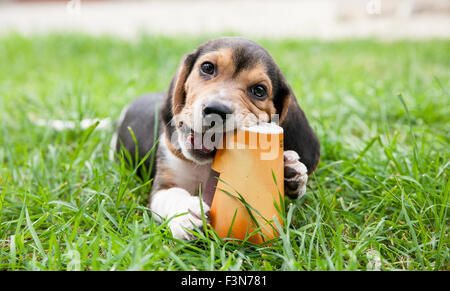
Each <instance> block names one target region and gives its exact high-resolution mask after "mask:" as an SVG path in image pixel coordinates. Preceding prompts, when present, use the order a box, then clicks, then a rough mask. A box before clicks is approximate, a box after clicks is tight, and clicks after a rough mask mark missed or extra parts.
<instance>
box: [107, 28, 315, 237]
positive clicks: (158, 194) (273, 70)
mask: <svg viewBox="0 0 450 291" xmlns="http://www.w3.org/2000/svg"><path fill="white" fill-rule="evenodd" d="M210 117H216V118H215V119H214V118H213V120H215V121H213V122H212V124H213V125H215V123H216V122H217V121H223V123H224V124H226V129H224V127H219V129H217V126H214V128H215V130H214V132H213V137H212V139H211V140H212V142H213V143H214V142H215V140H219V138H215V137H220V136H221V135H223V133H224V132H225V131H226V130H230V129H231V130H236V129H239V128H242V127H249V126H252V125H256V124H257V123H258V122H260V121H264V122H273V121H274V117H277V118H278V122H279V124H280V125H281V127H283V129H284V163H285V168H284V177H285V181H284V182H285V183H284V184H285V193H286V195H287V196H288V197H290V198H293V199H296V198H298V197H301V196H302V195H303V194H304V193H305V191H306V182H307V179H308V175H309V174H311V173H312V172H313V171H314V170H315V169H316V167H317V164H318V162H319V157H320V145H319V141H318V139H317V137H316V134H315V133H314V131H313V130H312V129H311V127H310V125H309V124H308V121H307V119H306V116H305V114H304V112H303V110H302V109H301V108H300V106H299V104H298V102H297V99H296V97H295V96H294V93H293V91H292V89H291V87H290V86H289V84H288V83H287V82H286V80H285V78H284V76H283V74H282V73H281V71H280V69H279V68H278V66H277V64H276V63H275V61H274V60H273V58H272V57H271V56H270V55H269V53H268V52H267V51H266V50H265V49H264V48H263V47H262V46H260V45H259V44H257V43H255V42H253V41H250V40H247V39H244V38H238V37H225V38H219V39H214V40H210V41H207V42H206V43H204V44H202V45H200V46H199V47H198V48H197V49H195V50H194V51H193V52H191V53H188V54H187V55H185V56H184V58H183V59H182V60H181V63H180V65H179V67H178V69H177V71H176V73H175V76H174V77H173V79H172V81H171V83H170V86H169V89H168V91H167V92H166V93H151V94H147V95H144V96H141V97H140V98H138V99H136V100H134V101H133V102H132V103H131V104H130V105H128V106H127V107H126V108H125V109H124V111H123V113H122V117H121V121H120V124H119V127H118V130H117V133H116V138H115V139H113V143H115V150H116V152H117V153H119V154H122V155H124V157H125V159H127V158H126V157H128V160H130V158H131V163H133V165H134V166H137V165H141V167H142V166H145V168H146V169H150V167H151V168H152V171H151V173H150V176H149V177H150V178H153V179H154V180H153V186H152V191H151V194H150V203H149V207H150V209H151V211H152V212H153V214H154V215H155V219H156V220H157V221H162V220H163V219H169V218H171V220H170V221H169V223H168V226H169V227H170V229H171V231H172V234H173V236H174V237H176V238H180V239H192V238H193V236H192V234H191V232H190V231H189V230H191V229H194V228H196V227H200V226H201V225H202V219H201V205H200V203H203V202H200V201H199V199H198V192H199V189H204V186H205V183H206V181H207V179H208V177H209V173H210V167H211V163H212V160H213V158H214V154H215V152H216V145H213V146H206V144H204V143H203V142H202V138H204V137H205V133H206V131H207V130H208V129H211V123H210V124H207V122H205V121H206V120H208V118H210ZM205 124H206V125H205ZM130 129H131V130H130ZM197 140H200V143H198V142H197ZM154 146H155V148H156V149H157V150H156V160H153V161H152V158H150V157H148V156H149V155H147V154H148V153H149V151H151V150H152V148H153V147H154ZM136 150H137V151H136ZM125 151H128V152H129V155H125V154H124V152H125ZM135 157H136V158H137V160H136V158H135ZM145 157H147V159H146V160H145V162H140V161H142V159H144V158H145ZM153 162H154V163H153ZM152 163H153V165H152ZM203 210H204V213H206V214H208V210H209V206H208V205H206V204H205V203H203ZM182 214H183V215H182Z"/></svg>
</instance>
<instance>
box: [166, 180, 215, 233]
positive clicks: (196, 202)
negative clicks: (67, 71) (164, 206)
mask: <svg viewBox="0 0 450 291" xmlns="http://www.w3.org/2000/svg"><path fill="white" fill-rule="evenodd" d="M171 192H172V193H171ZM173 192H177V193H176V194H178V195H173V197H170V196H171V194H174V193H173ZM180 192H183V194H184V195H179V194H181V193H180ZM165 195H167V198H169V197H170V198H169V199H171V198H176V199H173V200H172V201H171V203H173V204H172V207H171V209H170V212H169V214H168V215H167V218H168V219H170V221H169V223H168V226H169V228H170V230H171V231H172V235H173V237H174V238H177V239H185V240H192V239H194V238H195V236H194V235H192V234H191V233H190V232H189V230H193V229H195V228H199V229H202V226H203V219H202V210H201V208H200V199H199V198H198V197H196V196H191V195H190V194H189V193H188V192H187V191H186V190H184V189H181V188H171V189H169V190H167V193H165ZM202 204H203V212H204V214H205V216H206V217H208V216H209V206H208V205H206V204H205V203H204V202H203V201H202ZM174 216H176V217H174Z"/></svg>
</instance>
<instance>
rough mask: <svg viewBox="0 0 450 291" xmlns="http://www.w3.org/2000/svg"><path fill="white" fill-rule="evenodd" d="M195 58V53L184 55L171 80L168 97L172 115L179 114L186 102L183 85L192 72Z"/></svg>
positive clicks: (196, 53)
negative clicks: (170, 102)
mask: <svg viewBox="0 0 450 291" xmlns="http://www.w3.org/2000/svg"><path fill="white" fill-rule="evenodd" d="M197 57H198V52H197V51H195V52H193V53H190V54H187V55H185V56H184V57H183V59H182V60H181V63H180V65H179V66H178V70H177V73H176V74H175V76H174V77H173V79H172V82H171V86H170V88H169V92H168V93H169V96H168V97H169V98H171V99H172V112H173V114H174V115H175V114H178V113H180V111H181V109H182V108H183V106H184V103H185V101H186V92H185V85H184V84H185V83H186V79H187V78H188V76H189V74H190V73H191V71H192V68H193V67H194V64H195V61H196V60H197ZM170 95H172V96H170Z"/></svg>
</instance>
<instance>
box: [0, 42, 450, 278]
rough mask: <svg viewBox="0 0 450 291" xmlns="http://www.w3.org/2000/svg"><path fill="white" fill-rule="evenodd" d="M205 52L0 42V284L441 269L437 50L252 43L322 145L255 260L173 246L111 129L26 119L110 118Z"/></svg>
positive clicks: (443, 230) (445, 92)
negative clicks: (93, 277) (84, 275)
mask: <svg viewBox="0 0 450 291" xmlns="http://www.w3.org/2000/svg"><path fill="white" fill-rule="evenodd" d="M206 39H207V38H206V37H202V38H198V39H183V38H177V39H175V38H164V37H148V36H143V37H142V38H140V39H138V40H136V41H133V42H129V41H123V40H119V39H115V38H109V37H99V38H93V37H88V36H83V35H75V34H62V35H56V34H55V35H48V36H32V37H22V36H20V35H16V34H10V35H6V36H2V37H0V131H1V134H0V269H10V270H24V269H25V270H36V269H39V270H62V269H63V270H64V269H69V270H78V269H81V270H111V269H114V270H124V269H126V270H141V269H145V270H356V269H362V270H365V269H373V268H375V269H378V268H379V269H381V270H398V269H406V270H449V269H450V265H449V236H448V231H449V219H448V207H449V189H450V183H449V179H448V176H449V165H450V163H449V162H450V159H449V148H450V147H449V144H450V142H449V141H450V134H449V130H450V127H449V124H450V123H449V121H450V97H449V91H450V80H449V73H450V55H449V51H450V41H444V40H434V41H423V42H419V41H397V42H390V43H383V42H375V41H371V40H359V41H334V42H319V41H313V40H311V41H297V40H278V41H272V40H267V39H266V40H259V41H260V43H262V44H263V46H265V47H266V48H267V50H268V51H269V52H270V53H271V54H272V56H273V57H274V58H275V60H276V61H277V62H278V64H279V65H280V67H281V69H282V71H283V72H284V74H285V76H286V78H287V79H288V81H289V82H290V84H291V85H292V87H293V89H294V91H295V92H296V95H297V98H298V99H299V101H300V104H301V106H302V107H303V109H304V110H305V112H306V113H307V115H308V118H309V120H310V123H311V125H312V126H313V128H314V129H315V130H316V132H317V134H318V136H319V139H320V142H321V145H322V159H321V162H320V164H319V167H318V169H317V171H316V172H315V174H314V175H313V176H311V177H310V181H309V185H308V192H307V195H306V196H305V197H304V198H302V199H300V200H298V201H289V200H287V201H286V212H287V214H286V218H285V219H286V224H287V225H286V226H285V227H284V229H283V233H282V235H281V237H280V238H279V239H278V240H276V241H275V242H274V243H273V244H272V245H271V246H267V247H263V246H254V245H250V244H247V243H246V244H236V243H231V242H227V243H224V242H221V241H219V240H217V239H207V238H206V237H205V236H204V235H201V234H199V239H198V240H197V241H195V242H185V241H179V240H175V239H173V238H172V237H171V235H170V232H169V231H168V229H167V227H166V225H165V224H163V225H160V224H157V223H155V222H154V220H153V219H152V217H151V216H150V214H149V212H148V211H147V208H146V206H147V199H148V194H149V191H150V189H151V184H150V183H146V182H145V181H141V180H139V179H138V178H137V177H136V176H135V175H134V174H133V172H132V171H131V170H128V169H126V168H124V167H123V165H121V163H116V162H111V161H109V160H108V147H109V142H110V137H111V134H112V131H111V130H95V131H93V132H89V130H84V131H83V130H81V129H75V130H68V131H63V132H56V131H54V130H51V129H47V128H44V127H38V126H36V125H34V124H33V123H32V122H31V121H30V119H29V116H30V115H34V116H37V117H40V118H44V119H70V120H80V119H82V118H97V117H98V118H105V117H118V115H119V113H120V111H121V109H122V108H123V107H124V106H125V105H126V104H127V103H128V102H129V101H130V100H132V99H133V98H135V97H136V96H138V95H140V94H142V93H145V92H149V91H158V90H159V91H163V90H166V88H167V87H168V84H169V81H170V79H171V77H172V74H173V73H174V71H175V68H176V66H177V64H178V62H179V60H180V58H181V57H182V55H183V54H185V53H187V52H189V51H191V50H192V49H193V48H194V47H195V46H196V45H198V44H200V43H201V42H202V41H203V40H206Z"/></svg>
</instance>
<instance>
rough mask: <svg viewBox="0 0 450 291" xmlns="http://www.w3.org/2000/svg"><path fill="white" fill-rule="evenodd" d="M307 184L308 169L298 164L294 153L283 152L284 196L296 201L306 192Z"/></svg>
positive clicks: (296, 155) (298, 159)
mask: <svg viewBox="0 0 450 291" xmlns="http://www.w3.org/2000/svg"><path fill="white" fill-rule="evenodd" d="M307 182H308V169H307V168H306V166H305V165H304V164H303V163H301V162H300V157H299V156H298V154H297V153H296V152H295V151H284V189H285V194H286V195H287V196H288V197H290V198H292V199H297V198H300V197H302V196H303V195H304V194H305V192H306V183H307Z"/></svg>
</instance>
